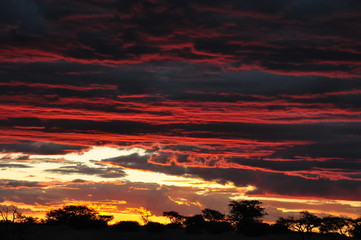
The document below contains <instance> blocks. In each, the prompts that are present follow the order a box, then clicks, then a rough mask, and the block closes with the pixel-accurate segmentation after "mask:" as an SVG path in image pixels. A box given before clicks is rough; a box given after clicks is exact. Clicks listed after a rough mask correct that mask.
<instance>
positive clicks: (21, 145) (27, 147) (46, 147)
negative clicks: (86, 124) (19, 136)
mask: <svg viewBox="0 0 361 240" xmlns="http://www.w3.org/2000/svg"><path fill="white" fill-rule="evenodd" d="M13 120H14V121H12V122H13V124H14V125H20V126H39V125H40V124H41V121H40V120H39V119H36V118H21V119H19V118H18V119H13ZM86 149H88V147H84V146H73V145H65V144H56V143H51V142H34V141H19V142H15V143H2V144H0V151H1V152H3V153H23V154H40V155H57V154H66V153H70V152H79V151H82V150H86ZM19 160H21V159H19ZM25 160H26V159H25Z"/></svg>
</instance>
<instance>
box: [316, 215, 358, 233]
mask: <svg viewBox="0 0 361 240" xmlns="http://www.w3.org/2000/svg"><path fill="white" fill-rule="evenodd" d="M351 228H352V220H351V219H349V218H342V217H334V216H328V217H324V218H322V221H321V223H320V227H319V229H320V232H322V233H338V234H342V235H350V233H349V232H350V230H351Z"/></svg>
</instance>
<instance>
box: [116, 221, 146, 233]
mask: <svg viewBox="0 0 361 240" xmlns="http://www.w3.org/2000/svg"><path fill="white" fill-rule="evenodd" d="M112 228H113V229H115V230H117V231H121V232H138V231H139V229H140V225H139V223H138V222H136V221H121V222H118V223H116V224H114V225H113V226H112Z"/></svg>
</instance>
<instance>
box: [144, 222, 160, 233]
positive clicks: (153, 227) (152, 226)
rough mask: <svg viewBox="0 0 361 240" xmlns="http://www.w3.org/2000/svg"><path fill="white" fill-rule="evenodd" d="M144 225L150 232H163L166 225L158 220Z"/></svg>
mask: <svg viewBox="0 0 361 240" xmlns="http://www.w3.org/2000/svg"><path fill="white" fill-rule="evenodd" d="M144 227H145V229H146V230H147V231H148V232H150V233H162V232H164V231H165V226H164V225H163V224H161V223H158V222H148V224H147V225H145V226H144Z"/></svg>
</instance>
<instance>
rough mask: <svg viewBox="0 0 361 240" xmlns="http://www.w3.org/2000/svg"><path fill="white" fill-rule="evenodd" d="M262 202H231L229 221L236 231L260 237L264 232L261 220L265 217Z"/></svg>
mask: <svg viewBox="0 0 361 240" xmlns="http://www.w3.org/2000/svg"><path fill="white" fill-rule="evenodd" d="M261 204H262V202H260V201H257V200H243V201H239V202H237V201H231V202H230V203H229V204H228V206H229V207H230V210H229V212H230V214H229V219H230V220H231V221H232V222H233V225H234V226H235V227H236V230H237V231H238V232H240V233H244V234H246V235H260V234H263V233H264V232H265V231H266V230H265V229H264V228H265V227H266V226H265V225H264V224H262V220H261V218H262V217H263V216H264V215H266V214H267V213H265V211H264V208H263V207H261V206H260V205H261Z"/></svg>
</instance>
